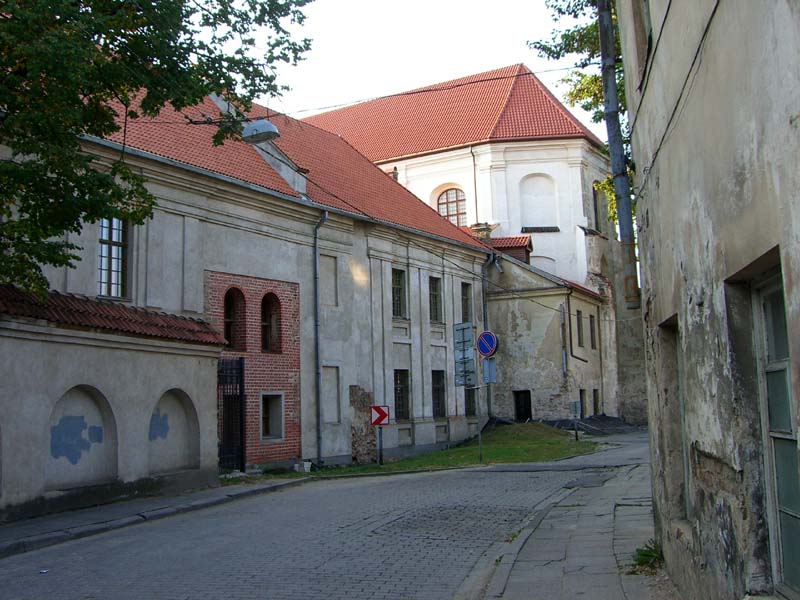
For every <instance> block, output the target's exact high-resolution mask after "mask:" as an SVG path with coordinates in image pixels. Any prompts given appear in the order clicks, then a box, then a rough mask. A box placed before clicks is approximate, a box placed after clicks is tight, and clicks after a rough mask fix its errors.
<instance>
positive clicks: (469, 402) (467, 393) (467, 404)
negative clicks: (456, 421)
mask: <svg viewBox="0 0 800 600" xmlns="http://www.w3.org/2000/svg"><path fill="white" fill-rule="evenodd" d="M464 412H465V413H467V416H468V417H474V416H475V415H477V414H478V406H477V403H476V402H475V388H464Z"/></svg>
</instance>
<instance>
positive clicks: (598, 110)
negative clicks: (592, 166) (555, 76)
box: [530, 0, 632, 221]
mask: <svg viewBox="0 0 800 600" xmlns="http://www.w3.org/2000/svg"><path fill="white" fill-rule="evenodd" d="M545 4H546V5H547V8H548V9H549V10H550V12H551V14H552V15H553V17H554V19H555V20H557V21H559V23H563V22H564V21H568V22H570V23H571V24H570V25H569V26H566V27H563V28H559V29H556V30H554V31H553V33H552V35H551V37H550V39H549V40H541V41H535V42H530V47H531V48H533V49H534V50H536V51H537V52H538V53H539V55H540V56H543V57H545V58H549V59H551V60H561V59H563V58H571V59H573V60H574V61H575V68H574V69H573V70H572V71H570V72H569V73H568V74H567V75H566V77H564V78H563V79H562V82H563V83H565V84H566V85H567V92H566V94H565V97H564V98H565V100H566V101H567V103H568V104H569V105H570V106H580V107H581V108H582V109H583V110H585V111H587V112H588V113H590V114H591V115H592V121H593V122H595V123H601V122H602V121H603V119H604V107H603V82H602V79H601V77H600V36H599V33H598V25H597V4H596V2H595V0H545ZM612 6H613V5H612ZM612 17H613V20H614V23H615V25H616V15H612ZM614 43H615V49H616V52H615V54H616V75H617V90H618V94H619V108H620V120H621V122H622V131H623V137H624V139H625V153H626V156H627V157H628V158H629V159H630V144H629V134H628V130H627V118H626V117H627V104H626V102H625V72H624V71H623V67H622V51H621V49H620V41H619V35H616V36H615V39H614ZM629 175H632V174H631V173H630V172H629ZM595 187H596V188H597V191H599V192H602V193H603V194H605V197H606V199H607V200H608V218H609V220H613V221H616V218H617V202H616V197H615V195H614V184H613V181H612V178H611V175H609V176H608V177H607V178H606V179H604V180H603V181H600V182H598V183H597V184H595Z"/></svg>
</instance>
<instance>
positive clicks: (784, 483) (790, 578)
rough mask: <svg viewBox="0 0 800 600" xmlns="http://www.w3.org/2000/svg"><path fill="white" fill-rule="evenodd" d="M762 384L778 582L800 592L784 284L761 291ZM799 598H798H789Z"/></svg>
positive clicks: (799, 514) (798, 501) (799, 482)
mask: <svg viewBox="0 0 800 600" xmlns="http://www.w3.org/2000/svg"><path fill="white" fill-rule="evenodd" d="M759 300H760V302H759V303H758V308H759V312H760V319H761V331H762V332H763V337H762V340H761V369H760V370H761V380H762V389H763V390H764V391H765V392H766V393H765V399H764V401H763V402H762V414H764V419H763V420H764V422H765V426H766V434H767V435H766V439H765V442H766V444H767V448H766V451H767V452H766V454H767V462H768V463H769V464H770V466H771V468H770V478H771V480H772V481H771V487H772V490H771V496H772V501H771V504H772V507H773V508H772V510H771V512H772V519H771V520H772V522H773V528H772V531H774V532H775V534H774V537H773V539H772V544H773V548H774V550H775V552H774V556H775V557H776V558H775V563H776V564H775V567H776V569H777V573H776V577H775V579H776V581H778V582H780V583H779V586H778V587H779V589H780V588H781V587H783V586H787V587H788V588H789V589H790V590H792V591H793V592H794V593H795V594H796V593H798V592H800V569H798V568H797V565H798V564H800V477H798V460H797V425H796V423H797V419H796V417H795V416H794V415H793V414H792V413H793V401H792V386H791V382H790V378H791V369H790V357H789V336H788V332H787V328H786V310H785V306H784V300H783V284H782V282H781V281H780V280H777V281H773V282H771V285H769V286H768V287H765V288H763V289H762V290H760V294H759ZM787 595H789V596H790V597H794V595H793V594H787Z"/></svg>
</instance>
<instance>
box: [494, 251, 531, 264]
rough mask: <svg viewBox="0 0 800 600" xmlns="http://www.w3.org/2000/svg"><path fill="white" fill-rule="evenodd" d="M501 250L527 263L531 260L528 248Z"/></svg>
mask: <svg viewBox="0 0 800 600" xmlns="http://www.w3.org/2000/svg"><path fill="white" fill-rule="evenodd" d="M501 252H502V253H503V254H508V255H509V256H510V257H511V258H516V259H517V260H519V261H522V262H524V263H526V264H527V263H529V262H530V260H531V253H530V252H528V249H527V248H503V249H502V250H501Z"/></svg>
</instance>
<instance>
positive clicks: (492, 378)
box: [483, 357, 497, 383]
mask: <svg viewBox="0 0 800 600" xmlns="http://www.w3.org/2000/svg"><path fill="white" fill-rule="evenodd" d="M483 383H497V365H496V364H495V358H494V357H490V358H484V359H483Z"/></svg>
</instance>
